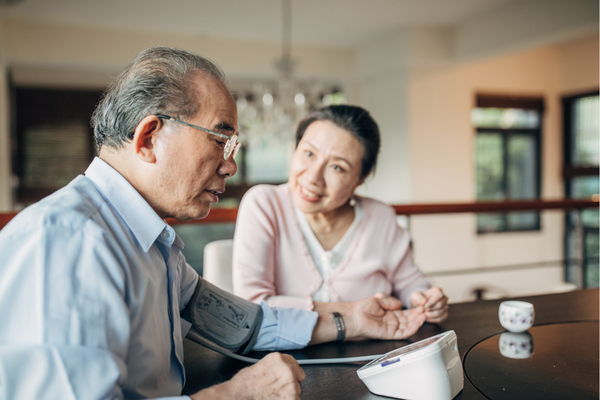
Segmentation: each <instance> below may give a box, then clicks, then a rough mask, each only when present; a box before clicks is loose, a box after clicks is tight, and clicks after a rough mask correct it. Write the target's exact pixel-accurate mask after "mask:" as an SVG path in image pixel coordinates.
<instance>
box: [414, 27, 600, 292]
mask: <svg viewBox="0 0 600 400" xmlns="http://www.w3.org/2000/svg"><path fill="white" fill-rule="evenodd" d="M597 88H598V38H597V35H594V36H592V37H588V38H585V39H582V40H577V41H574V42H569V43H565V44H562V45H559V46H554V47H547V48H542V49H538V50H532V51H526V52H521V53H517V54H512V55H508V56H504V57H496V58H493V59H488V60H485V61H480V62H473V63H466V64H458V65H456V66H454V67H450V68H441V69H440V68H438V69H424V68H420V69H416V68H415V69H414V70H413V74H412V76H411V79H410V86H409V103H410V107H409V120H410V121H409V132H410V139H409V142H410V145H411V151H410V153H411V155H418V156H416V157H415V156H413V157H411V163H410V175H411V182H412V184H411V193H412V201H413V202H448V201H473V200H475V190H476V188H475V174H474V172H475V168H474V151H473V145H474V136H475V132H474V129H473V128H472V126H471V124H470V121H469V114H470V111H471V109H472V108H473V107H474V101H475V96H476V94H477V93H493V94H512V95H529V96H541V97H543V98H544V100H545V106H546V109H545V113H544V120H543V137H542V198H545V199H556V198H561V197H562V196H563V186H562V122H561V113H562V110H561V106H560V98H561V96H563V95H564V94H565V93H566V92H573V91H574V90H578V91H583V92H585V91H590V90H597ZM541 223H542V229H541V230H540V231H539V232H521V233H499V234H486V235H477V234H476V218H475V215H462V214H456V215H444V216H415V217H412V218H411V233H412V235H413V239H414V251H415V258H416V260H417V262H418V263H419V265H420V266H421V267H422V268H423V269H424V270H425V271H427V272H439V271H449V270H462V269H475V268H477V267H494V266H507V265H515V264H529V263H544V262H546V263H548V262H550V263H551V262H553V261H559V260H561V259H562V258H563V257H564V256H563V246H562V243H563V242H562V241H563V231H564V227H563V224H564V218H563V214H562V212H556V211H552V212H544V213H542V222H541ZM562 279H563V276H562V267H561V266H560V264H559V263H556V264H555V266H553V267H548V268H535V269H524V270H518V271H517V270H514V271H510V272H502V273H498V272H495V273H480V272H479V271H478V272H477V273H474V274H466V275H459V276H456V277H450V276H440V277H439V278H437V279H436V280H437V282H438V283H439V284H440V285H441V286H443V287H444V289H445V290H446V292H448V293H449V295H450V299H451V300H453V301H461V300H466V298H465V296H468V294H469V291H470V289H472V288H473V287H478V286H483V287H486V286H487V287H491V288H498V289H497V291H500V292H502V291H503V292H505V293H506V294H512V295H522V294H535V293H544V292H548V291H551V290H553V289H555V288H557V287H559V286H561V284H562Z"/></svg>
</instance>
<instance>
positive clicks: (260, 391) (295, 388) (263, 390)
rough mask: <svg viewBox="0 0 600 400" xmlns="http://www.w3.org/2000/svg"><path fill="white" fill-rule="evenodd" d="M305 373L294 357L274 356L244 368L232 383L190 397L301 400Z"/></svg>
mask: <svg viewBox="0 0 600 400" xmlns="http://www.w3.org/2000/svg"><path fill="white" fill-rule="evenodd" d="M304 378H305V375H304V370H302V368H300V365H298V362H297V361H296V360H295V359H294V357H292V356H290V355H287V354H281V353H270V354H268V355H267V356H266V357H265V358H263V359H262V360H260V361H259V362H257V363H256V364H254V365H252V366H250V367H247V368H244V369H242V370H241V371H240V372H238V373H237V374H236V375H235V376H234V377H233V378H232V379H231V380H230V381H228V382H225V383H221V384H220V385H216V386H212V387H210V388H208V389H205V390H201V391H200V392H198V393H196V394H194V395H192V396H190V397H191V398H192V400H205V399H210V400H217V399H236V400H246V399H247V400H275V399H277V400H300V392H301V389H300V383H301V382H302V381H303V380H304Z"/></svg>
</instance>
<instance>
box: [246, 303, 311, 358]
mask: <svg viewBox="0 0 600 400" xmlns="http://www.w3.org/2000/svg"><path fill="white" fill-rule="evenodd" d="M260 306H261V307H262V310H263V320H262V324H261V327H260V332H259V334H258V339H257V341H256V344H255V345H254V348H253V350H256V351H265V350H268V351H277V350H295V349H301V348H303V347H306V345H308V342H310V339H311V338H312V333H313V330H314V329H315V325H316V324H317V318H318V316H319V314H318V313H316V312H313V311H306V310H300V309H296V308H282V307H274V308H271V307H269V305H268V304H267V303H266V302H265V301H263V302H261V304H260Z"/></svg>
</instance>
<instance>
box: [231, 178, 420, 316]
mask: <svg viewBox="0 0 600 400" xmlns="http://www.w3.org/2000/svg"><path fill="white" fill-rule="evenodd" d="M359 199H360V201H361V202H362V205H363V208H364V217H363V220H362V221H361V222H360V226H359V229H358V230H357V233H356V236H355V237H354V239H353V242H352V244H351V245H350V249H349V250H348V253H347V254H346V257H345V258H344V259H343V260H342V261H341V262H340V264H339V265H338V267H337V268H336V269H335V270H334V271H333V273H332V274H331V276H330V277H329V279H328V280H327V282H325V284H326V285H327V286H328V287H329V291H330V294H331V298H332V300H333V301H356V300H360V299H363V298H365V297H369V296H372V295H374V294H375V293H377V292H384V293H388V294H392V295H394V296H396V297H398V298H400V300H402V303H403V304H404V305H405V306H406V307H410V301H409V299H410V294H411V293H412V292H413V291H415V290H418V289H427V288H429V287H430V286H431V285H430V284H429V281H428V280H427V279H426V277H425V275H424V274H423V272H421V270H419V268H418V267H417V266H415V264H414V263H413V259H412V255H411V252H410V248H409V245H410V237H409V235H408V233H407V232H406V231H405V230H404V229H402V228H400V227H399V226H398V225H397V224H396V215H395V213H394V210H393V209H392V208H391V207H389V206H387V205H385V204H384V203H381V202H379V201H377V200H373V199H369V198H365V197H360V198H359ZM322 283H323V279H322V278H321V275H320V273H319V271H318V270H317V267H316V266H315V264H314V262H313V259H312V256H311V254H310V251H309V249H308V245H307V244H306V241H305V240H304V236H303V235H302V231H301V230H300V226H299V225H298V220H297V219H296V215H295V212H294V206H293V203H292V197H291V194H290V190H289V186H288V185H287V184H284V185H280V186H273V185H258V186H255V187H253V188H252V189H250V190H249V191H248V192H247V193H246V194H245V195H244V198H243V199H242V202H241V204H240V207H239V212H238V217H237V222H236V227H235V235H234V242H233V290H234V293H235V294H236V295H238V296H241V297H243V298H245V299H248V300H251V301H254V302H260V301H261V300H266V301H267V303H268V304H269V305H270V306H280V307H291V308H302V309H307V310H312V309H313V300H312V296H313V294H314V293H315V292H316V291H317V290H318V289H319V287H320V286H321V284H322Z"/></svg>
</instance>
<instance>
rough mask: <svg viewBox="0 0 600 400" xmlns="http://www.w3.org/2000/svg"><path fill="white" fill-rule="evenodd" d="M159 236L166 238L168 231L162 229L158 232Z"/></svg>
mask: <svg viewBox="0 0 600 400" xmlns="http://www.w3.org/2000/svg"><path fill="white" fill-rule="evenodd" d="M160 236H162V237H163V238H165V239H166V238H168V237H169V232H167V231H162V233H161V234H160Z"/></svg>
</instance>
